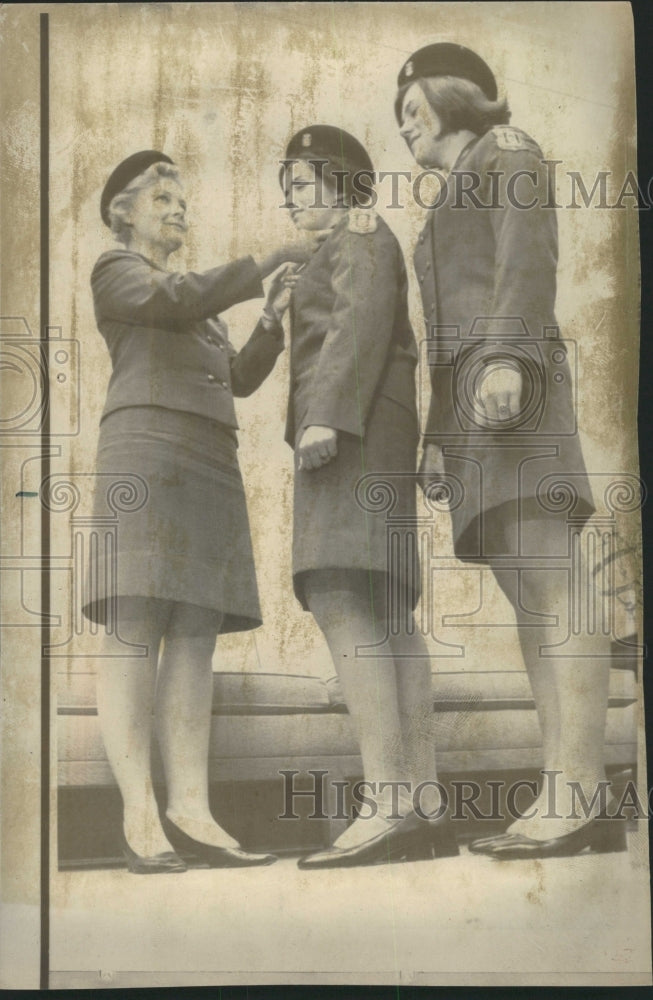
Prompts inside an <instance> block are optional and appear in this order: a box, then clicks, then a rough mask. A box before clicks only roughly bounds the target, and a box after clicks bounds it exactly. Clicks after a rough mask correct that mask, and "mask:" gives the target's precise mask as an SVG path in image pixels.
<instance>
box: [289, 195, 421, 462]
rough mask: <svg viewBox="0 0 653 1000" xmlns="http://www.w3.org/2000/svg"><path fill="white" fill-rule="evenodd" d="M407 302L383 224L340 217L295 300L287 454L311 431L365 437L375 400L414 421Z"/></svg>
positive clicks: (371, 216) (360, 214) (398, 257)
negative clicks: (313, 427) (390, 402)
mask: <svg viewBox="0 0 653 1000" xmlns="http://www.w3.org/2000/svg"><path fill="white" fill-rule="evenodd" d="M356 220H358V224H356ZM361 220H362V224H361ZM370 223H371V225H370ZM406 294H407V280H406V270H405V266H404V261H403V256H402V253H401V249H400V247H399V244H398V242H397V240H396V238H395V236H394V235H393V233H392V232H391V230H390V229H389V228H388V226H387V225H386V223H385V222H384V221H383V220H382V219H381V218H379V217H377V216H376V215H375V213H370V212H369V211H368V210H363V209H360V210H355V212H351V213H345V215H344V217H343V219H342V220H341V221H339V222H338V224H337V225H336V226H335V228H334V229H333V231H332V233H331V234H330V235H329V236H328V237H327V239H326V240H325V242H324V243H323V244H322V245H321V247H320V248H319V250H318V251H317V252H316V253H315V254H314V256H313V257H312V258H311V260H310V262H309V263H308V264H307V266H306V268H305V270H304V271H303V272H302V274H301V277H300V279H299V281H298V283H297V285H296V287H295V291H294V293H293V298H292V303H291V312H290V321H291V354H290V395H289V408H288V419H287V424H286V441H287V442H288V443H289V444H290V445H291V446H294V444H295V441H296V438H297V435H298V434H299V433H300V431H302V430H303V429H305V428H306V427H308V426H309V425H312V424H319V425H322V426H326V427H333V428H335V429H336V430H338V431H342V432H345V433H347V434H353V435H356V436H358V437H363V436H364V434H365V430H366V424H367V421H368V419H369V416H370V413H371V409H372V406H373V403H374V400H375V398H376V397H377V395H378V394H380V395H383V396H387V397H389V398H390V399H393V400H394V401H395V402H397V403H399V404H401V405H402V406H404V407H406V408H407V409H408V410H409V411H410V412H412V413H415V366H416V364H417V349H416V346H415V338H414V335H413V331H412V328H411V325H410V321H409V318H408V308H407V303H406Z"/></svg>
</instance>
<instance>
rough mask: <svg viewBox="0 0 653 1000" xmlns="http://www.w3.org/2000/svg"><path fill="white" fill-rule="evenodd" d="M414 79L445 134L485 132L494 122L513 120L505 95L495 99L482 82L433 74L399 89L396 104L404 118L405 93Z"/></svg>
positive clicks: (502, 123) (480, 133)
mask: <svg viewBox="0 0 653 1000" xmlns="http://www.w3.org/2000/svg"><path fill="white" fill-rule="evenodd" d="M414 83H417V84H419V86H420V87H421V88H422V90H423V91H424V96H425V97H426V99H427V101H428V102H429V104H430V105H431V107H432V108H433V110H434V111H435V113H436V115H437V116H438V118H439V119H440V121H441V122H442V131H443V133H444V134H445V135H446V134H448V133H450V132H461V131H463V130H465V129H469V131H470V132H474V133H475V134H476V135H484V134H485V133H486V132H488V131H489V130H490V129H491V128H492V127H493V126H494V125H507V124H508V122H509V121H510V110H509V108H508V102H507V100H506V99H505V98H504V99H503V100H501V101H491V100H490V99H489V98H488V97H486V95H485V94H484V93H483V91H482V90H481V88H480V87H479V86H478V84H476V83H472V81H471V80H464V79H463V78H462V77H459V76H429V77H419V78H418V79H417V80H410V81H408V82H407V83H405V84H404V85H403V86H402V87H401V88H400V89H399V91H398V93H397V103H396V107H397V117H398V118H399V121H400V122H401V109H402V106H403V100H404V95H405V94H406V92H407V90H408V89H409V88H410V87H412V85H413V84H414Z"/></svg>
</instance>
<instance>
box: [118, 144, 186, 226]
mask: <svg viewBox="0 0 653 1000" xmlns="http://www.w3.org/2000/svg"><path fill="white" fill-rule="evenodd" d="M153 163H173V161H172V160H171V159H170V157H169V156H166V154H165V153H159V152H158V150H156V149H143V150H141V151H140V152H139V153H132V155H131V156H128V157H127V159H126V160H123V161H122V163H119V164H118V166H117V167H116V169H115V170H114V171H113V173H112V174H111V176H110V177H109V180H108V181H107V182H106V184H105V185H104V190H103V191H102V196H101V198H100V215H101V216H102V221H103V222H104V224H105V226H110V225H111V219H110V218H109V205H110V204H111V202H112V200H113V199H114V198H115V196H116V195H117V194H120V192H121V191H124V190H125V188H126V187H127V186H128V185H129V184H131V182H132V181H133V180H134V179H135V178H136V177H138V175H139V174H142V173H143V171H144V170H147V168H148V167H151V166H152V164H153Z"/></svg>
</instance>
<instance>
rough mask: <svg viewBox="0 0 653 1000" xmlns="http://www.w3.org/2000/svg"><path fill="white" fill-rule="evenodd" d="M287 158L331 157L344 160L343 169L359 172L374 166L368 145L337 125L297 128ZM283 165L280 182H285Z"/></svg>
mask: <svg viewBox="0 0 653 1000" xmlns="http://www.w3.org/2000/svg"><path fill="white" fill-rule="evenodd" d="M285 159H286V160H326V159H328V160H331V161H332V162H333V161H335V162H336V163H339V164H341V166H342V169H343V170H348V171H349V172H350V173H356V172H357V171H359V170H369V171H370V173H374V166H373V164H372V161H371V159H370V157H369V154H368V152H367V150H366V149H365V147H364V146H362V145H361V143H360V142H359V141H358V139H354V137H353V135H350V134H349V132H345V131H344V129H341V128H338V127H337V126H336V125H309V126H308V127H307V128H303V129H301V130H300V131H299V132H296V133H295V135H294V136H293V137H292V139H291V140H290V142H289V143H288V145H287V147H286V156H285ZM283 173H284V171H283V167H282V168H281V170H280V171H279V182H280V183H281V185H282V186H283Z"/></svg>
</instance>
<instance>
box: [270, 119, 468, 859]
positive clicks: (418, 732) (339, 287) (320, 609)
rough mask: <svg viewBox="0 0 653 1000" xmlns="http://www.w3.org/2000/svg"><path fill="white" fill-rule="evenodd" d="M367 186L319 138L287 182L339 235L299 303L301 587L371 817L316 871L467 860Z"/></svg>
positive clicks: (294, 340) (390, 292)
mask: <svg viewBox="0 0 653 1000" xmlns="http://www.w3.org/2000/svg"><path fill="white" fill-rule="evenodd" d="M372 172H373V168H372V164H371V162H370V159H369V156H368V155H367V153H366V151H365V149H364V148H363V147H362V146H361V145H360V143H359V142H358V141H357V140H356V139H354V138H353V137H352V136H351V135H349V134H348V133H347V132H344V131H342V130H341V129H339V128H334V127H332V126H327V125H315V126H313V127H310V128H306V129H302V131H301V132H299V133H297V135H295V136H294V137H293V139H292V140H291V141H290V144H289V146H288V149H287V151H286V158H285V160H284V167H283V168H282V171H281V177H280V179H281V182H282V184H283V185H284V189H285V192H286V205H287V207H288V208H289V210H290V212H291V215H292V218H293V221H294V222H295V225H296V226H297V227H298V228H299V229H303V230H307V231H311V230H313V231H320V230H330V234H329V236H328V237H327V239H326V240H325V241H324V243H323V244H322V246H321V247H320V249H319V250H318V251H317V252H316V254H315V255H314V257H313V258H312V259H311V260H310V262H309V263H308V265H307V266H306V267H305V268H304V269H303V270H302V272H301V274H300V275H299V276H298V277H297V279H296V285H295V288H294V292H293V298H292V300H291V316H290V319H291V361H290V368H291V388H290V401H289V413H288V423H287V434H286V440H287V441H288V443H289V444H290V445H291V446H292V447H294V449H295V457H296V469H295V492H294V521H293V580H294V589H295V594H296V596H297V598H298V599H299V601H300V603H301V604H302V607H303V608H304V609H305V610H308V611H310V612H311V614H312V615H313V616H314V618H315V620H316V622H317V624H318V626H319V627H320V629H321V631H322V632H323V634H324V636H325V638H326V642H327V644H328V646H329V650H330V652H331V656H332V658H333V662H334V665H335V668H336V671H337V674H338V677H339V679H340V682H341V684H342V689H343V692H344V697H345V701H346V705H347V708H348V710H349V714H350V716H351V719H352V722H353V725H354V728H355V732H356V734H357V737H358V741H359V744H360V750H361V755H362V760H363V770H364V778H365V780H366V782H367V783H368V785H367V788H368V789H369V790H370V791H371V800H370V801H371V803H372V805H371V807H366V808H365V809H364V810H363V811H361V814H360V815H359V816H358V817H357V818H356V819H355V820H354V822H353V823H352V824H351V825H350V826H349V827H348V828H347V829H346V830H345V831H344V833H343V834H342V835H341V836H340V837H339V838H338V839H337V840H336V842H335V843H334V845H333V846H332V847H331V848H329V849H328V850H325V851H321V852H319V853H317V854H313V855H311V856H309V857H307V858H303V859H302V860H300V862H299V865H300V867H301V868H306V869H313V868H329V867H339V866H348V865H359V864H371V863H375V862H381V861H389V860H392V859H394V860H403V859H408V858H411V859H418V858H431V857H439V856H444V855H452V854H457V852H458V849H457V846H456V843H455V840H454V839H453V837H452V836H451V828H450V826H448V824H447V823H446V817H445V816H444V814H443V813H442V810H441V808H440V806H441V803H440V801H439V796H438V795H437V790H438V786H437V781H436V774H435V761H434V752H435V751H434V745H433V700H432V693H431V674H430V660H429V656H428V652H427V649H426V646H425V643H424V641H423V639H422V636H421V635H420V634H419V633H418V632H417V630H416V628H415V623H414V621H413V609H414V607H415V604H416V601H417V599H418V596H419V582H418V577H419V567H418V561H417V555H416V552H415V547H414V545H413V546H411V541H412V537H411V532H410V526H411V522H412V526H413V527H414V524H415V500H416V495H415V492H416V491H415V468H416V449H417V440H418V431H417V416H416V401H415V366H416V360H417V350H416V345H415V338H414V336H413V331H412V329H411V326H410V322H409V319H408V309H407V303H406V273H405V268H404V262H403V257H402V254H401V250H400V248H399V245H398V243H397V240H396V239H395V237H394V235H393V234H392V232H391V231H390V229H389V228H388V226H387V225H386V224H385V222H383V220H382V219H381V218H379V217H378V216H377V215H376V214H375V213H374V212H373V211H372V210H371V209H370V208H362V207H359V208H356V207H355V202H354V197H355V189H356V188H357V187H358V189H359V193H360V191H362V190H364V189H365V188H367V189H368V190H369V182H370V175H371V174H372ZM364 174H365V175H366V176H364ZM362 200H364V199H362ZM364 477H368V478H367V479H365V478H364ZM374 482H377V483H378V484H379V485H380V486H382V488H386V487H384V486H383V485H382V484H384V483H387V489H388V490H389V491H390V493H391V494H392V496H393V500H394V507H393V511H392V513H393V517H395V515H396V518H398V520H399V522H400V523H401V524H403V525H408V528H407V529H406V528H404V529H403V530H402V529H401V528H400V529H399V535H401V540H400V542H399V546H398V549H397V551H396V552H393V551H392V550H390V551H389V545H388V542H389V534H388V524H387V521H386V514H385V513H384V512H378V513H374V512H373V511H372V510H370V507H373V503H370V502H366V497H365V484H366V483H368V484H370V483H374ZM357 484H358V486H359V491H358V496H357ZM373 489H374V487H373V486H372V487H371V490H372V492H373ZM368 501H369V497H368ZM399 553H401V555H399ZM395 555H399V558H396V559H395V558H394V556H395ZM422 793H424V794H422ZM433 793H435V796H434V794H433ZM368 812H371V813H372V814H373V815H371V816H370V815H368ZM428 817H437V818H431V819H429V818H428Z"/></svg>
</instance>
